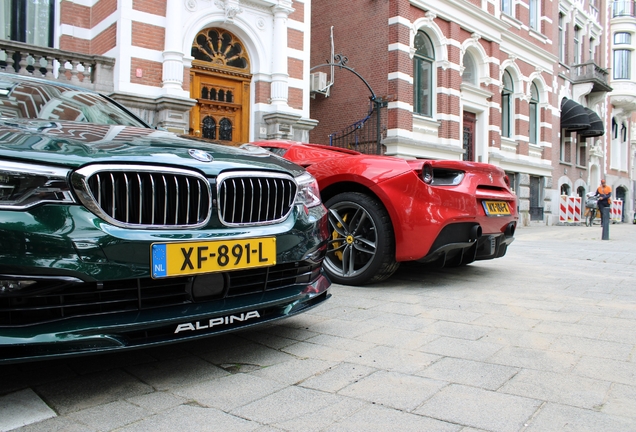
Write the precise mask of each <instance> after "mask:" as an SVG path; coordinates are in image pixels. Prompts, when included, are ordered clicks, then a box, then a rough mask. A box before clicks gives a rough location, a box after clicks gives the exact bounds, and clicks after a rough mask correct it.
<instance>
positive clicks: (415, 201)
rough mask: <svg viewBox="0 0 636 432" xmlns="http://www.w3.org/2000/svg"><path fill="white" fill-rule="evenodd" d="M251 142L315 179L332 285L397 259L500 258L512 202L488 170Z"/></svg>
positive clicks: (357, 279)
mask: <svg viewBox="0 0 636 432" xmlns="http://www.w3.org/2000/svg"><path fill="white" fill-rule="evenodd" d="M252 144H254V145H257V146H260V147H263V148H266V149H267V150H269V151H271V152H273V153H276V154H278V155H280V156H283V157H284V158H285V159H288V160H290V161H292V162H294V163H296V164H298V165H301V166H303V167H305V168H307V170H308V171H309V172H310V173H311V174H313V175H314V177H316V179H317V180H318V184H319V187H320V193H321V195H322V200H323V202H324V203H325V205H326V206H327V208H328V209H329V230H330V233H331V235H330V243H329V247H328V251H327V257H326V258H325V260H324V262H323V263H324V268H325V270H326V271H327V273H328V274H329V276H330V277H331V279H332V280H333V281H334V282H337V283H341V284H347V285H362V284H366V283H372V282H378V281H381V280H384V279H386V278H388V277H389V276H391V275H392V274H393V273H394V272H395V271H396V270H397V268H398V266H399V265H400V262H403V261H417V262H422V263H428V262H438V263H439V264H440V265H442V266H460V265H465V264H468V263H471V262H473V261H475V260H485V259H492V258H499V257H502V256H504V255H505V253H506V250H507V248H508V245H509V244H510V243H512V241H513V239H514V237H513V236H514V233H515V228H516V226H517V220H518V214H517V198H516V196H515V195H514V194H513V193H512V192H511V190H510V185H509V180H508V177H507V176H506V174H505V173H504V171H503V170H502V169H501V168H499V167H496V166H494V165H490V164H485V163H478V162H462V161H449V160H422V159H417V160H404V159H399V158H395V157H388V156H370V155H365V154H362V153H358V152H356V151H352V150H346V149H341V148H337V147H329V146H322V145H315V144H303V143H299V142H294V141H258V142H254V143H252Z"/></svg>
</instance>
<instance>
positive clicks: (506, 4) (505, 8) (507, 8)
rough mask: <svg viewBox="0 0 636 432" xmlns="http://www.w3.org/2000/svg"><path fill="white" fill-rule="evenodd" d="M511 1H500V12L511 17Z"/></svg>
mask: <svg viewBox="0 0 636 432" xmlns="http://www.w3.org/2000/svg"><path fill="white" fill-rule="evenodd" d="M512 1H513V0H501V12H503V13H505V14H506V15H510V16H512Z"/></svg>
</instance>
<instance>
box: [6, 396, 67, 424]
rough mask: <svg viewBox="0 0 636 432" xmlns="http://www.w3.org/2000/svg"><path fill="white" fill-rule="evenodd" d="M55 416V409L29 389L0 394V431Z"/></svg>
mask: <svg viewBox="0 0 636 432" xmlns="http://www.w3.org/2000/svg"><path fill="white" fill-rule="evenodd" d="M55 416H56V414H55V411H53V410H52V409H51V408H49V406H48V405H47V404H46V403H44V401H43V400H42V399H40V397H39V396H38V395H37V394H35V392H34V391H33V390H31V389H25V390H20V391H17V392H14V393H9V394H7V395H4V396H0V431H3V432H4V431H10V430H12V429H16V428H18V427H20V426H25V425H28V424H31V423H38V422H41V421H42V420H46V419H49V418H52V417H55Z"/></svg>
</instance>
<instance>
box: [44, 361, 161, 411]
mask: <svg viewBox="0 0 636 432" xmlns="http://www.w3.org/2000/svg"><path fill="white" fill-rule="evenodd" d="M153 391H154V389H153V388H152V387H151V386H149V385H147V384H145V383H143V382H141V381H139V380H138V379H137V378H135V377H133V376H131V375H129V374H128V373H126V372H124V371H122V370H118V369H115V370H111V371H105V372H98V373H94V374H88V375H82V376H79V377H74V378H70V379H65V380H61V381H58V382H55V383H49V384H45V385H42V386H38V387H37V392H38V393H39V394H40V395H41V396H42V397H43V398H44V399H46V401H47V404H48V405H49V406H50V407H51V408H53V409H54V410H55V411H57V413H58V414H62V415H63V414H67V413H71V412H75V411H81V410H84V409H87V408H91V407H94V406H98V405H103V404H107V403H111V402H114V401H117V400H119V399H126V398H130V397H134V396H139V395H143V394H146V393H151V392H153Z"/></svg>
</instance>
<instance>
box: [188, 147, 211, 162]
mask: <svg viewBox="0 0 636 432" xmlns="http://www.w3.org/2000/svg"><path fill="white" fill-rule="evenodd" d="M188 153H189V154H190V156H192V157H193V158H194V159H196V160H198V161H201V162H212V155H211V154H210V153H208V152H205V151H203V150H197V149H190V150H188Z"/></svg>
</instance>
